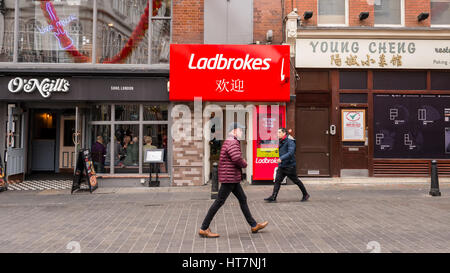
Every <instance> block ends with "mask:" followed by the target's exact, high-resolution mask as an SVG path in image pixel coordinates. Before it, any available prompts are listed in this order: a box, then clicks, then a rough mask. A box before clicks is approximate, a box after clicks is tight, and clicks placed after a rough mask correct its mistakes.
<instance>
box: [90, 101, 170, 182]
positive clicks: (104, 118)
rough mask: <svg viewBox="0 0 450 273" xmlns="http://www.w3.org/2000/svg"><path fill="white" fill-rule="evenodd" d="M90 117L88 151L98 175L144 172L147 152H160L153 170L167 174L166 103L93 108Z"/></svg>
mask: <svg viewBox="0 0 450 273" xmlns="http://www.w3.org/2000/svg"><path fill="white" fill-rule="evenodd" d="M140 113H142V116H141V115H140ZM90 117H91V121H90V123H89V124H90V128H89V129H88V130H89V131H90V132H91V135H90V140H89V141H90V146H89V148H90V149H91V153H92V155H93V162H94V163H95V164H94V165H95V166H96V167H97V168H98V172H99V173H106V174H127V173H129V174H138V173H140V174H145V173H148V172H149V167H148V164H145V163H144V155H145V151H146V150H148V149H163V150H164V162H163V163H160V164H158V165H157V167H158V168H159V171H160V172H162V173H167V172H168V171H169V170H168V146H167V143H168V139H169V138H168V137H169V132H168V127H169V126H168V104H145V105H143V104H117V105H111V104H99V105H93V106H92V107H91V113H90Z"/></svg>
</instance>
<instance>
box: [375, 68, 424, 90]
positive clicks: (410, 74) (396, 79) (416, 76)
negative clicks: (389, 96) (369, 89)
mask: <svg viewBox="0 0 450 273" xmlns="http://www.w3.org/2000/svg"><path fill="white" fill-rule="evenodd" d="M373 89H375V90H426V89H427V72H426V71H374V72H373Z"/></svg>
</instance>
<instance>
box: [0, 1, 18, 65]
mask: <svg viewBox="0 0 450 273" xmlns="http://www.w3.org/2000/svg"><path fill="white" fill-rule="evenodd" d="M14 5H15V4H14V1H13V0H6V1H0V62H12V61H13V56H14Z"/></svg>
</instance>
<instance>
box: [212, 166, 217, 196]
mask: <svg viewBox="0 0 450 273" xmlns="http://www.w3.org/2000/svg"><path fill="white" fill-rule="evenodd" d="M218 165H219V164H217V162H214V163H213V169H212V179H211V199H217V196H218V193H219V173H218V172H219V170H218Z"/></svg>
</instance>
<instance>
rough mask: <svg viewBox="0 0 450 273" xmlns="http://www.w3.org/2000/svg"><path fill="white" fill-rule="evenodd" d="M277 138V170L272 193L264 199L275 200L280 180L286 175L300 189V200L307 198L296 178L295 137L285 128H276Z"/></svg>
mask: <svg viewBox="0 0 450 273" xmlns="http://www.w3.org/2000/svg"><path fill="white" fill-rule="evenodd" d="M278 138H279V139H280V148H279V153H280V158H279V159H278V161H277V162H278V170H277V174H276V177H275V184H274V186H273V193H272V195H271V196H270V197H268V198H266V199H264V200H265V201H267V202H275V201H276V200H277V195H278V191H279V190H280V186H281V181H283V179H284V178H285V177H286V176H287V177H289V179H291V180H292V182H294V183H295V184H296V185H297V186H298V187H299V188H300V190H301V191H302V193H303V198H302V200H301V202H305V201H307V200H308V199H309V194H308V192H307V191H306V188H305V186H304V185H303V183H302V181H300V179H298V176H297V168H296V161H295V139H294V138H292V137H290V136H289V135H288V133H287V130H286V128H280V129H279V130H278Z"/></svg>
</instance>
